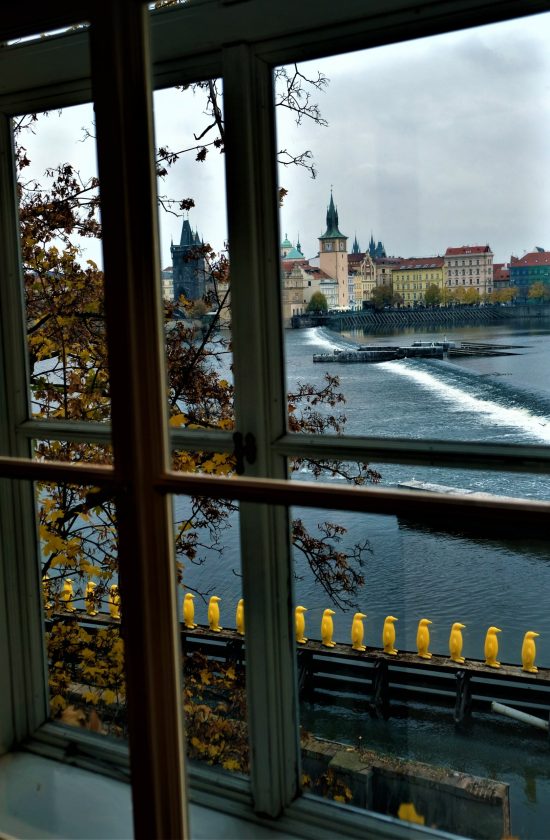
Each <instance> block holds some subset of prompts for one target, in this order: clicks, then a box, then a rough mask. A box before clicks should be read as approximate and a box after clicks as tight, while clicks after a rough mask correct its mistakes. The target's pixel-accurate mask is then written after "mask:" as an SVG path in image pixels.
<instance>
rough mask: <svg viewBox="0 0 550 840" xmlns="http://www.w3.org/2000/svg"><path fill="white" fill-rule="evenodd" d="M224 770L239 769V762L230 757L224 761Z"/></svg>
mask: <svg viewBox="0 0 550 840" xmlns="http://www.w3.org/2000/svg"><path fill="white" fill-rule="evenodd" d="M222 767H223V769H224V770H230V771H235V770H238V769H239V762H238V761H236V760H235V759H234V758H228V759H226V760H225V761H224V762H223V763H222Z"/></svg>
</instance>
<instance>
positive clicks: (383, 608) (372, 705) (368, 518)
mask: <svg viewBox="0 0 550 840" xmlns="http://www.w3.org/2000/svg"><path fill="white" fill-rule="evenodd" d="M305 467H306V465H305V464H304V463H302V465H301V471H300V472H298V473H295V478H296V479H298V480H300V479H302V480H304V479H308V478H309V480H311V477H312V472H311V470H313V468H314V465H311V467H309V470H310V471H309V474H307V473H305V472H304V471H303V470H304V468H305ZM376 469H377V470H378V471H379V472H380V474H381V476H382V481H384V477H385V475H386V471H387V470H388V469H393V470H394V471H397V470H400V469H401V467H396V466H392V465H376ZM354 472H356V470H355V465H353V464H349V463H341V464H340V465H339V468H338V471H337V472H335V473H333V474H332V475H329V474H328V472H327V471H326V470H323V473H322V475H323V478H324V479H325V480H328V481H330V482H334V483H335V484H341V481H342V480H343V476H344V475H346V474H349V475H353V474H354ZM452 472H453V471H451V470H445V471H443V470H434V469H432V471H431V478H432V482H434V483H435V481H436V479H442V478H443V479H444V480H445V481H446V482H449V483H448V484H447V485H446V488H444V487H443V486H442V485H441V484H440V485H439V487H438V489H439V491H440V492H445V489H446V490H447V492H450V493H452V492H454V491H455V489H456V487H457V484H458V482H462V483H463V484H468V480H470V482H471V484H470V485H469V486H472V487H475V484H476V478H477V475H478V474H477V473H470V474H468V473H466V472H465V471H460V472H458V471H456V473H457V474H456V475H455V477H454V482H453V485H452V486H451V485H450V482H451V480H452ZM419 473H420V471H419ZM426 473H428V470H427V468H426ZM480 475H481V474H480ZM425 477H426V478H429V477H430V475H429V474H428V475H426V476H425ZM483 477H484V478H485V477H486V476H485V474H483ZM489 479H492V480H493V482H494V483H495V484H497V483H498V481H499V480H502V481H503V482H504V486H508V487H509V486H510V484H509V482H513V484H514V486H518V487H524V488H525V495H526V496H529V492H530V490H532V489H533V480H532V477H531V476H522V475H514V476H507V475H506V474H504V473H503V474H500V473H497V474H493V473H490V474H489ZM390 483H391V484H392V485H393V486H395V483H399V482H398V477H397V475H394V476H393V481H392V482H390ZM403 483H405V482H403ZM434 483H432V485H431V486H432V487H434V486H435V484H434ZM413 486H415V485H414V484H413ZM482 486H483V484H482ZM429 487H430V484H428V483H427V482H423V486H422V487H421V488H420V489H424V490H428V489H429ZM291 521H292V531H291V541H292V551H293V557H294V564H295V566H294V567H295V574H296V581H295V607H296V608H297V613H298V615H297V616H296V632H297V657H298V658H297V666H298V677H299V684H300V699H301V723H302V733H303V737H302V748H303V774H304V777H303V781H304V785H305V788H306V789H309V790H312V791H313V792H314V793H315V794H320V795H323V796H325V797H328V798H331V799H337V800H339V801H345V802H350V803H352V804H355V805H358V806H360V807H367V808H370V809H374V810H376V811H380V812H382V813H388V814H392V815H394V816H395V815H397V814H398V813H399V810H400V808H402V811H401V814H402V816H403V818H404V819H412V820H415V813H416V815H419V817H422V818H423V819H424V824H426V825H431V826H434V827H437V828H440V829H444V830H448V831H451V832H453V833H457V834H464V835H466V836H476V837H490V836H494V837H498V836H508V834H510V835H519V836H522V837H523V836H525V837H533V838H538V837H540V836H543V834H544V828H543V826H544V823H545V822H546V821H547V819H548V815H549V812H548V807H547V803H548V798H547V795H546V793H547V791H546V788H547V776H548V761H547V755H546V753H545V744H546V740H547V734H546V733H545V732H541V731H540V730H539V729H537V728H535V727H534V726H531V725H529V724H527V723H524V722H519V721H517V720H514V719H511V718H510V717H507V716H504V715H503V714H501V713H499V712H498V711H497V710H496V709H493V708H492V707H491V703H492V702H493V701H494V702H497V703H501V704H503V705H504V706H506V707H508V708H510V707H511V708H512V709H516V710H519V711H524V712H527V713H528V714H531V715H534V716H536V718H537V719H538V720H539V721H540V723H541V724H542V726H544V725H545V722H546V721H547V718H548V703H549V700H550V694H549V688H548V686H549V679H550V670H549V668H550V654H549V653H548V649H547V644H546V642H545V641H544V640H545V639H546V638H547V636H549V635H550V625H549V623H548V610H547V608H546V601H545V597H544V594H545V593H546V592H548V591H550V576H549V575H548V568H549V565H548V562H549V560H550V554H549V549H548V543H547V540H546V536H545V534H542V533H539V534H535V533H526V532H525V531H524V530H523V529H522V530H521V531H518V530H517V528H516V529H512V528H511V527H510V525H509V524H507V523H506V521H501V522H500V523H499V524H497V525H496V526H495V525H494V524H493V525H492V526H491V527H489V526H488V525H487V524H485V525H484V524H483V522H480V521H479V520H478V521H477V522H472V521H469V520H467V519H465V518H459V517H458V515H456V514H455V515H454V516H453V511H452V510H451V511H449V514H448V517H447V518H445V519H444V518H443V517H441V516H440V515H437V516H434V515H433V514H432V515H430V512H429V508H428V506H427V509H426V515H425V516H424V517H423V516H422V515H421V514H419V515H416V516H415V517H411V518H408V517H406V516H402V515H397V516H388V515H378V514H359V513H348V512H341V511H329V510H318V509H307V508H293V509H292V510H291ZM529 582H532V583H533V584H534V585H533V586H531V585H530V583H529ZM541 593H542V597H541ZM298 608H305V611H304V610H303V609H298ZM327 610H328V611H329V612H327ZM300 616H301V617H300ZM393 619H395V620H393ZM422 619H427V620H429V623H427V622H423V624H422V625H420V622H421V620H422ZM302 621H303V622H304V626H303V627H302ZM457 623H458V626H457ZM462 625H463V626H462ZM453 627H454V631H453ZM392 628H393V630H392ZM490 628H491V629H490ZM494 628H497V629H498V631H499V632H498V633H497V632H496V631H495V630H494ZM393 632H395V640H394V641H392V639H393ZM533 632H534V633H535V634H539V635H540V638H539V637H538V635H535V636H533V638H531V636H527V638H526V634H528V633H533ZM299 633H301V634H302V635H301V636H299V635H298V634H299ZM385 633H386V634H387V635H386V636H385ZM488 636H489V639H488ZM300 638H301V639H304V640H307V641H300V640H299V639H300ZM451 639H452V640H453V652H454V654H455V656H456V657H459V656H464V657H465V662H463V663H461V662H459V661H452V659H451V653H452V651H451V647H450V645H451ZM495 640H496V643H495ZM331 642H334V643H335V645H334V646H333V647H332V646H331ZM455 644H456V648H455V647H454V646H455ZM461 644H462V650H461V651H459V650H458V648H459V647H460V645H461ZM491 644H492V645H493V648H494V649H493V650H492V652H491ZM354 645H355V649H354ZM361 645H365V649H364V650H363V649H362V648H361ZM385 645H387V648H386V652H385ZM488 645H489V647H488ZM392 650H394V651H395V652H394V653H392V652H391V651H392ZM533 656H534V657H535V659H534V660H533V659H532V657H533ZM497 664H499V665H500V667H497ZM532 666H534V667H535V668H538V672H531V671H530V670H529V669H530V668H531V667H532ZM464 675H465V676H464ZM464 681H466V682H464ZM462 689H466V693H463V694H461V690H462ZM468 692H469V693H468ZM470 696H471V698H472V701H471V708H469V702H470V700H469V697H470ZM410 803H412V804H413V805H414V806H415V811H413V810H412V809H411V808H410ZM459 803H462V804H461V805H459ZM509 820H511V823H510V822H509Z"/></svg>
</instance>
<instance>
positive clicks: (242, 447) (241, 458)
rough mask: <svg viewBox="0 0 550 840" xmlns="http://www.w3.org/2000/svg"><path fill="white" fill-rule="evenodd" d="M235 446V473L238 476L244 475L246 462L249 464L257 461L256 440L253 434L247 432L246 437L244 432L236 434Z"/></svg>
mask: <svg viewBox="0 0 550 840" xmlns="http://www.w3.org/2000/svg"><path fill="white" fill-rule="evenodd" d="M233 444H234V447H235V448H234V450H233V454H234V456H235V461H236V464H235V472H236V473H237V475H243V473H244V462H245V460H246V461H247V462H248V463H249V464H253V463H254V462H255V461H256V439H255V437H254V435H253V434H252V433H251V432H247V433H246V435H244V436H243V434H242V432H234V434H233Z"/></svg>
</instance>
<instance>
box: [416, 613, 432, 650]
mask: <svg viewBox="0 0 550 840" xmlns="http://www.w3.org/2000/svg"><path fill="white" fill-rule="evenodd" d="M431 623H432V622H431V621H430V619H429V618H421V619H420V621H419V622H418V630H417V631H416V647H417V650H418V656H421V657H422V659H431V658H432V655H431V653H430V651H429V650H428V648H429V647H430V631H429V629H428V625H429V624H431Z"/></svg>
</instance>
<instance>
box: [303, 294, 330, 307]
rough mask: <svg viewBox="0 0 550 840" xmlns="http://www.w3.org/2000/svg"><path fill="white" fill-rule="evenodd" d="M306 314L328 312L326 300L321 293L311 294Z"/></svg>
mask: <svg viewBox="0 0 550 840" xmlns="http://www.w3.org/2000/svg"><path fill="white" fill-rule="evenodd" d="M306 312H328V303H327V299H326V297H325V296H324V294H323V293H322V292H313V294H312V296H311V299H310V301H309V303H308V305H307V307H306Z"/></svg>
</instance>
